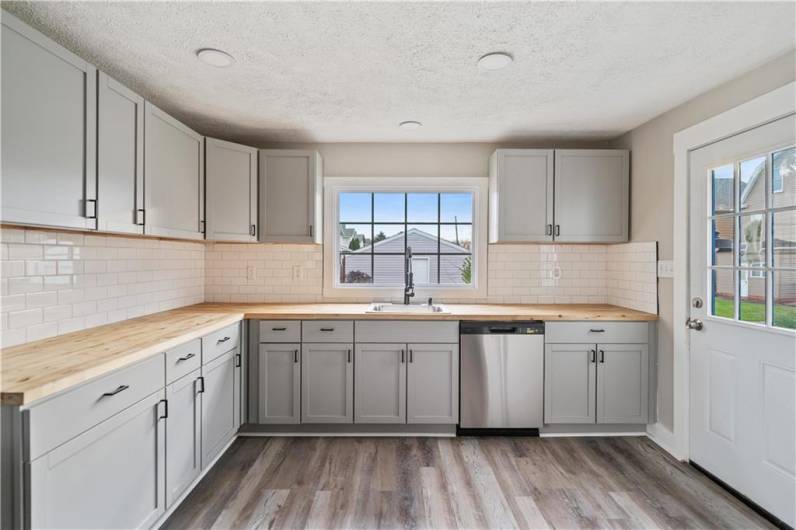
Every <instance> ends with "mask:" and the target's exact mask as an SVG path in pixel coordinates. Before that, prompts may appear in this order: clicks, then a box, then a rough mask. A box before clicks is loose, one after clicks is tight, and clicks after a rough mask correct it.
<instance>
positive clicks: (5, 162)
mask: <svg viewBox="0 0 796 530" xmlns="http://www.w3.org/2000/svg"><path fill="white" fill-rule="evenodd" d="M0 34H1V37H2V43H1V44H0V48H1V49H2V59H0V63H2V73H1V74H0V84H2V90H1V91H2V94H3V97H2V102H0V105H1V106H2V109H1V110H0V115H1V116H2V117H1V118H0V120H1V121H2V133H1V134H2V138H3V141H2V149H1V150H2V154H0V158H2V167H1V169H0V173H2V175H3V179H2V193H0V195H2V208H0V211H2V213H1V214H0V215H2V221H3V222H8V223H22V224H34V225H47V226H60V227H67V228H82V229H96V228H97V216H96V199H97V175H96V165H95V164H96V156H95V155H96V148H97V138H96V134H97V120H96V112H97V106H96V101H97V99H96V98H97V72H96V69H95V68H94V67H93V66H92V65H90V64H89V63H87V62H86V61H84V60H83V59H81V58H80V57H78V56H77V55H75V54H73V53H72V52H70V51H68V50H66V49H65V48H62V47H61V46H59V45H58V44H56V43H55V42H53V41H51V40H50V39H48V38H47V37H45V36H43V35H42V34H41V33H39V32H37V31H35V30H33V29H31V28H30V27H28V26H26V25H25V24H23V23H22V22H20V21H19V20H18V19H17V18H15V17H13V16H12V15H9V14H8V13H6V12H5V11H3V13H2V30H1V31H0Z"/></svg>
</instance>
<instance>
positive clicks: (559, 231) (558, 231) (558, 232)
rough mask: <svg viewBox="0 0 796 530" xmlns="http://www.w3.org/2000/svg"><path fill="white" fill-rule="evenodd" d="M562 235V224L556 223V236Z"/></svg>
mask: <svg viewBox="0 0 796 530" xmlns="http://www.w3.org/2000/svg"><path fill="white" fill-rule="evenodd" d="M560 235H561V225H556V237H558V236H560Z"/></svg>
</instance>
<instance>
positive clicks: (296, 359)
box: [293, 350, 298, 363]
mask: <svg viewBox="0 0 796 530" xmlns="http://www.w3.org/2000/svg"><path fill="white" fill-rule="evenodd" d="M293 362H294V363H297V362H298V350H293Z"/></svg>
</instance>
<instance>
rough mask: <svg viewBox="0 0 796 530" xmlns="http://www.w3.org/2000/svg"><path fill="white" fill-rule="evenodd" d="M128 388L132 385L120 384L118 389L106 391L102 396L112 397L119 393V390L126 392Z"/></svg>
mask: <svg viewBox="0 0 796 530" xmlns="http://www.w3.org/2000/svg"><path fill="white" fill-rule="evenodd" d="M128 388H130V385H119V386H118V387H117V388H116V390H113V391H111V392H105V393H103V394H102V396H100V397H112V396H115V395H116V394H118V393H119V392H124V391H125V390H127V389H128Z"/></svg>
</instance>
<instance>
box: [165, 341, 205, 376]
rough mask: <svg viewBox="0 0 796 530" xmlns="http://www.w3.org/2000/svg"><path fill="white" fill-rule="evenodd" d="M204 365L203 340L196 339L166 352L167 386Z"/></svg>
mask: <svg viewBox="0 0 796 530" xmlns="http://www.w3.org/2000/svg"><path fill="white" fill-rule="evenodd" d="M201 365H202V340H201V339H195V340H192V341H190V342H186V343H185V344H181V345H179V346H177V347H176V348H172V349H170V350H169V351H167V352H166V384H169V383H171V382H173V381H176V380H177V379H179V378H180V377H182V376H184V375H185V374H188V373H190V372H192V371H194V370H196V369H197V368H199V367H200V366H201Z"/></svg>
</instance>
